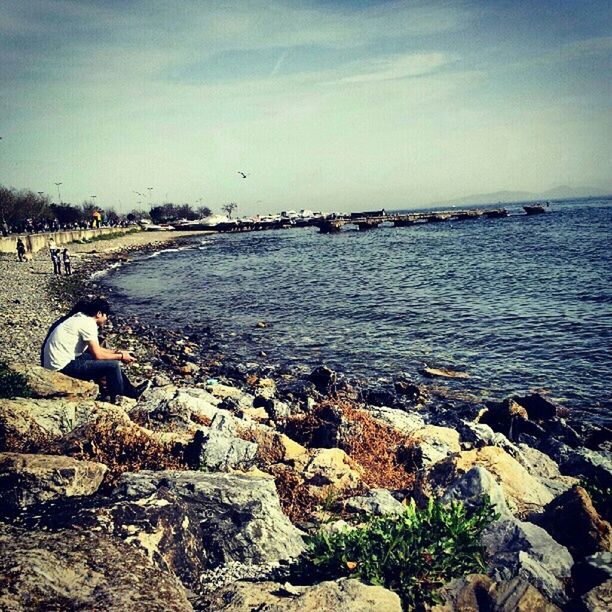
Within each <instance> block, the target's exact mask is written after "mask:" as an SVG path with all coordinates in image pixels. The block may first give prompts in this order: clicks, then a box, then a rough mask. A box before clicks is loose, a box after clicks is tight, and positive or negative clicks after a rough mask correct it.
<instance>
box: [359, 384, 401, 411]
mask: <svg viewBox="0 0 612 612" xmlns="http://www.w3.org/2000/svg"><path fill="white" fill-rule="evenodd" d="M361 398H362V401H363V403H364V404H368V405H369V406H387V407H389V408H392V407H393V406H395V405H396V404H397V403H398V402H397V396H396V395H395V393H393V391H390V390H389V389H384V388H374V389H369V388H368V389H363V390H362V392H361Z"/></svg>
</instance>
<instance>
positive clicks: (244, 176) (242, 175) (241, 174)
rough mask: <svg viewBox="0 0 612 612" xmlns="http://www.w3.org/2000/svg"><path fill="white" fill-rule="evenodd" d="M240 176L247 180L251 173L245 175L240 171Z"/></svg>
mask: <svg viewBox="0 0 612 612" xmlns="http://www.w3.org/2000/svg"><path fill="white" fill-rule="evenodd" d="M238 174H239V175H240V176H241V177H242V178H246V177H247V176H249V174H251V173H250V172H249V173H248V174H245V173H244V172H240V170H238Z"/></svg>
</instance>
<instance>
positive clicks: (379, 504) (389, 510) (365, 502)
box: [344, 489, 405, 515]
mask: <svg viewBox="0 0 612 612" xmlns="http://www.w3.org/2000/svg"><path fill="white" fill-rule="evenodd" d="M344 509H345V510H348V511H349V512H362V513H364V514H376V515H382V514H403V513H404V510H405V506H404V505H403V504H401V503H400V502H398V501H397V500H396V499H395V498H394V497H393V495H391V493H389V491H387V489H371V490H370V491H368V492H367V493H366V494H365V495H359V496H358V497H350V498H349V499H347V500H346V501H345V503H344Z"/></svg>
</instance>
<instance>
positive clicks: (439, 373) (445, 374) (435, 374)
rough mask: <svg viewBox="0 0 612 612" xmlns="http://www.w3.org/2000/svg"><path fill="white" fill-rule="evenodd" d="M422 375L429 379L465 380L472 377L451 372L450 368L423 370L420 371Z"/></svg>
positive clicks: (463, 373) (454, 371)
mask: <svg viewBox="0 0 612 612" xmlns="http://www.w3.org/2000/svg"><path fill="white" fill-rule="evenodd" d="M419 372H420V373H421V374H423V375H424V376H427V378H458V379H465V378H469V377H470V375H469V374H468V373H467V372H458V371H457V370H451V369H450V368H429V367H426V368H422V369H421V370H419Z"/></svg>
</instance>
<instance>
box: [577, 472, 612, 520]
mask: <svg viewBox="0 0 612 612" xmlns="http://www.w3.org/2000/svg"><path fill="white" fill-rule="evenodd" d="M580 486H581V487H582V488H584V489H585V490H586V492H587V493H588V494H589V497H590V498H591V501H592V502H593V506H595V510H597V512H598V513H599V514H600V516H601V517H602V518H603V519H604V520H606V521H610V520H612V509H611V507H612V504H610V501H611V500H612V488H611V487H607V486H606V485H605V484H604V483H603V482H602V480H601V478H583V479H582V480H581V481H580Z"/></svg>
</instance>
